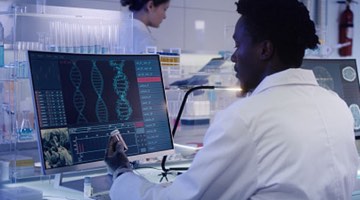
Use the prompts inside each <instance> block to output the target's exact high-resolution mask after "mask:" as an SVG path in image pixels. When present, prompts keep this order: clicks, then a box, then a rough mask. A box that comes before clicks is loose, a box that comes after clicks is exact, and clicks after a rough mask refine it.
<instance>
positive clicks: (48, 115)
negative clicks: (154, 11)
mask: <svg viewBox="0 0 360 200" xmlns="http://www.w3.org/2000/svg"><path fill="white" fill-rule="evenodd" d="M28 56H29V64H30V72H31V82H32V84H31V85H32V92H33V97H34V104H35V108H36V115H35V116H36V118H37V119H36V120H35V121H36V122H37V123H36V130H37V133H38V141H39V150H40V156H41V161H42V168H43V171H44V173H45V174H53V173H60V172H66V171H74V170H83V169H91V168H95V167H101V166H104V165H105V163H104V162H103V160H104V154H105V149H106V146H107V143H108V138H109V135H110V132H111V131H113V130H115V129H118V130H119V131H120V133H121V135H122V137H123V138H124V140H125V142H126V144H127V146H128V150H127V151H126V154H127V155H128V157H129V160H138V159H142V158H149V157H156V156H163V155H167V154H170V153H173V149H174V146H173V138H172V135H171V130H170V125H169V119H168V113H167V106H166V100H165V91H164V87H163V82H162V75H161V68H160V61H159V56H158V55H105V54H103V55H92V54H69V53H54V52H38V51H29V52H28Z"/></svg>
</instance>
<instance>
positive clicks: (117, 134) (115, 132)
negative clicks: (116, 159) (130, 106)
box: [110, 129, 129, 152]
mask: <svg viewBox="0 0 360 200" xmlns="http://www.w3.org/2000/svg"><path fill="white" fill-rule="evenodd" d="M110 135H111V137H114V138H115V139H116V140H117V141H118V142H120V143H121V144H122V145H123V146H124V152H125V151H127V150H128V149H129V148H128V146H127V145H126V143H125V141H124V139H123V138H122V136H121V134H120V132H119V130H118V129H115V130H113V131H111V133H110Z"/></svg>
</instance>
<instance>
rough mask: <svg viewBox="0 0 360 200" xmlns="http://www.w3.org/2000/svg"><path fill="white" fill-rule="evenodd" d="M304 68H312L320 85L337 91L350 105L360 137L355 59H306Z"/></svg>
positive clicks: (355, 128) (358, 96)
mask: <svg viewBox="0 0 360 200" xmlns="http://www.w3.org/2000/svg"><path fill="white" fill-rule="evenodd" d="M302 68H305V69H312V70H313V72H314V74H315V76H316V79H317V81H318V83H319V85H320V86H322V87H324V88H326V89H329V90H333V91H334V92H336V93H337V94H338V95H339V96H340V97H341V98H342V99H343V100H344V101H345V102H346V103H347V105H348V106H349V109H350V110H351V112H352V114H353V117H354V120H355V126H354V131H355V137H356V138H358V137H360V108H359V106H360V85H359V77H358V70H357V66H356V60H355V59H304V61H303V64H302Z"/></svg>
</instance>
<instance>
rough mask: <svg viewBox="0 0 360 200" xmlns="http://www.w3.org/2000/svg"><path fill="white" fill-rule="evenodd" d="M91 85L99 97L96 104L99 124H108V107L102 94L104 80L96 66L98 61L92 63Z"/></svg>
mask: <svg viewBox="0 0 360 200" xmlns="http://www.w3.org/2000/svg"><path fill="white" fill-rule="evenodd" d="M91 84H92V87H93V89H94V91H95V93H96V95H97V99H96V104H95V113H96V117H97V119H98V121H99V122H108V121H109V115H108V114H109V113H108V109H107V107H106V104H105V102H104V100H103V98H102V96H101V95H102V93H103V91H104V79H103V76H102V74H101V72H100V70H99V68H98V67H97V65H96V61H94V60H93V61H92V67H91Z"/></svg>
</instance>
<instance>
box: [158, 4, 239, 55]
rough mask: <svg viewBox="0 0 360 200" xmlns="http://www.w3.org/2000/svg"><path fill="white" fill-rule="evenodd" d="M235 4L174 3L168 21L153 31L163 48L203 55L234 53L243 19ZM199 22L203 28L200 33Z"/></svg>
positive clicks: (169, 11)
mask: <svg viewBox="0 0 360 200" xmlns="http://www.w3.org/2000/svg"><path fill="white" fill-rule="evenodd" d="M234 3H235V1H234V0H222V1H219V0H172V1H171V7H170V9H169V10H168V12H167V14H168V16H167V19H166V20H165V21H164V22H163V23H162V24H161V27H160V28H159V29H154V30H153V33H154V35H155V37H156V38H158V44H159V48H170V47H180V48H182V49H184V50H185V51H187V52H202V53H204V52H206V53H209V52H210V53H214V52H218V51H220V50H231V49H233V47H234V44H233V42H232V38H231V37H232V34H233V28H234V25H235V23H236V21H237V19H238V18H239V14H238V13H237V12H236V6H235V4H234ZM196 21H197V22H198V23H199V24H200V27H198V29H196V28H195V23H196ZM201 25H203V27H201Z"/></svg>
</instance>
